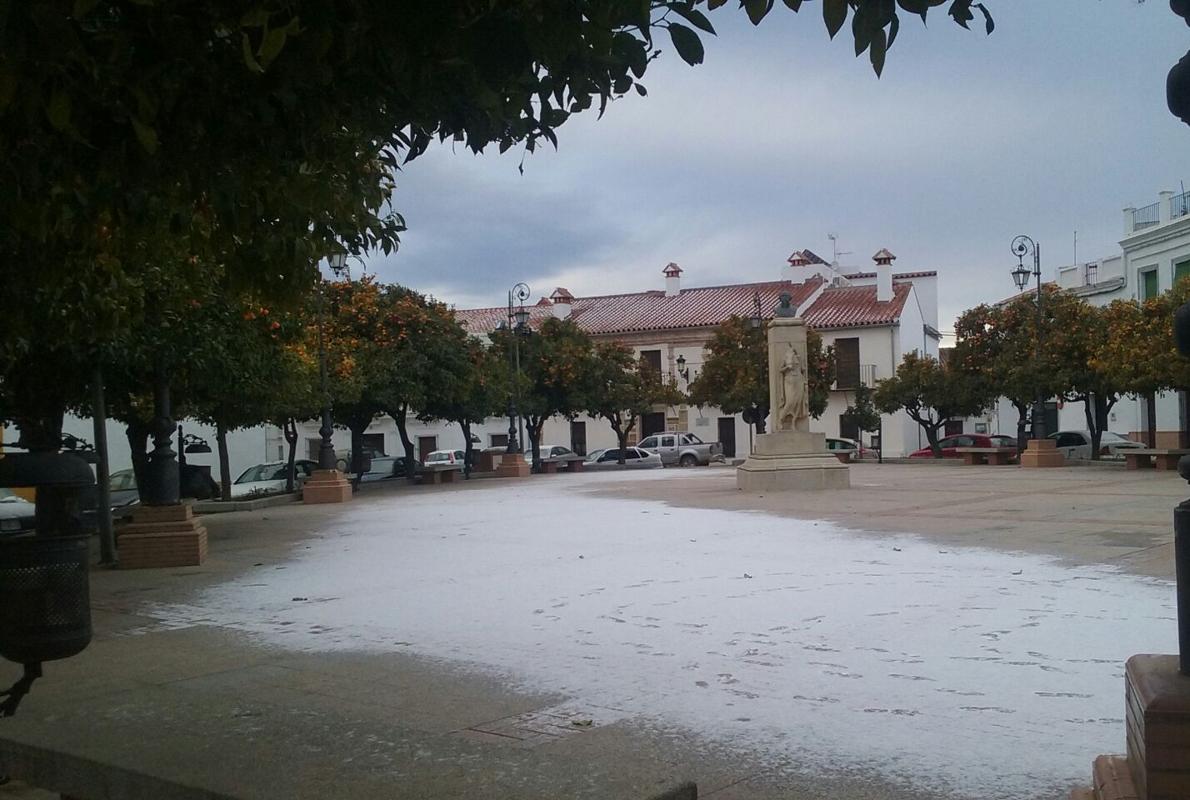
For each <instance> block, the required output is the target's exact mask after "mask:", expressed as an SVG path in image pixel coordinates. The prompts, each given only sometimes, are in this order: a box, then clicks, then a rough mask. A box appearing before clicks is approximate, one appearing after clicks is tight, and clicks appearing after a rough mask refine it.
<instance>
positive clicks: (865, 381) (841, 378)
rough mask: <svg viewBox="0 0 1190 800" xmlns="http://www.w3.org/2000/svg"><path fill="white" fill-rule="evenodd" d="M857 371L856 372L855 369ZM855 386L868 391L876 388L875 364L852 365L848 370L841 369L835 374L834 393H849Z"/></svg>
mask: <svg viewBox="0 0 1190 800" xmlns="http://www.w3.org/2000/svg"><path fill="white" fill-rule="evenodd" d="M856 366H858V367H859V370H858V371H856V369H855V367H856ZM856 386H867V387H868V388H869V389H874V388H875V387H876V365H875V364H858V365H854V364H853V365H852V367H851V368H850V369H848V368H847V367H843V368H842V369H839V370H838V371H837V372H836V373H835V385H834V387H833V388H834V389H835V390H836V391H840V392H842V391H849V390H851V389H854V388H855V387H856Z"/></svg>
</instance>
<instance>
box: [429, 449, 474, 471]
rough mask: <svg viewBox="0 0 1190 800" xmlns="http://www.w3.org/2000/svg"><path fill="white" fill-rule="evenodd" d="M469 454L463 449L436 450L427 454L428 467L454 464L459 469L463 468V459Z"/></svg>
mask: <svg viewBox="0 0 1190 800" xmlns="http://www.w3.org/2000/svg"><path fill="white" fill-rule="evenodd" d="M466 456H467V454H466V453H464V452H463V451H462V450H435V451H434V452H432V453H430V454H429V455H428V456H426V460H425V462H424V463H425V465H426V466H427V467H440V466H442V465H443V464H451V465H454V466H455V467H456V468H457V469H458V470H459V471H462V469H463V461H464V459H465V458H466Z"/></svg>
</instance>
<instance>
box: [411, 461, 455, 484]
mask: <svg viewBox="0 0 1190 800" xmlns="http://www.w3.org/2000/svg"><path fill="white" fill-rule="evenodd" d="M458 473H459V468H458V466H457V465H455V464H426V465H424V466H422V467H421V468H420V469H419V470H418V474H420V475H421V482H422V483H454V480H455V476H456V475H457V474H458Z"/></svg>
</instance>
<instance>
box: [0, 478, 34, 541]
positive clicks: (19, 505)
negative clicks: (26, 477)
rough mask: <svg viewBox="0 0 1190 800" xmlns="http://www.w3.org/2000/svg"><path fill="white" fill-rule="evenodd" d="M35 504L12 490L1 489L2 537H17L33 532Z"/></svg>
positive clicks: (0, 528) (0, 514)
mask: <svg viewBox="0 0 1190 800" xmlns="http://www.w3.org/2000/svg"><path fill="white" fill-rule="evenodd" d="M33 508H34V506H33V503H30V502H29V501H28V500H26V499H25V498H23V497H21V496H20V495H17V494H14V493H13V491H12V490H11V489H3V488H0V536H16V535H17V534H21V533H29V532H31V531H32V530H33V521H34V520H33Z"/></svg>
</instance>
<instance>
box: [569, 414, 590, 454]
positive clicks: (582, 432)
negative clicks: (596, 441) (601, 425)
mask: <svg viewBox="0 0 1190 800" xmlns="http://www.w3.org/2000/svg"><path fill="white" fill-rule="evenodd" d="M570 449H571V450H573V451H574V452H575V453H576V454H577V455H580V456H585V455H586V454H587V423H585V422H578V421H575V420H572V421H571V423H570Z"/></svg>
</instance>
